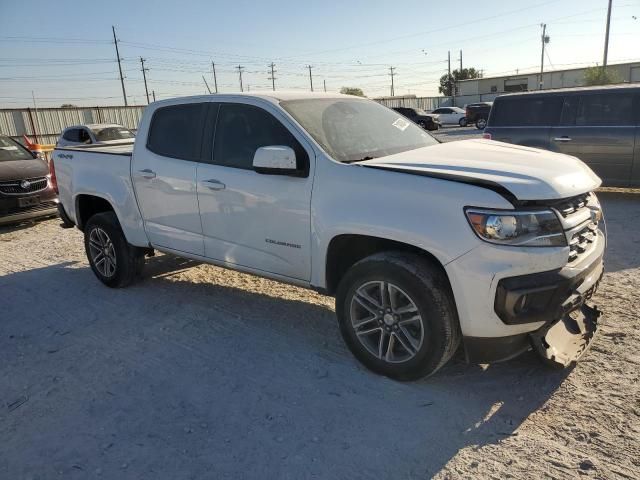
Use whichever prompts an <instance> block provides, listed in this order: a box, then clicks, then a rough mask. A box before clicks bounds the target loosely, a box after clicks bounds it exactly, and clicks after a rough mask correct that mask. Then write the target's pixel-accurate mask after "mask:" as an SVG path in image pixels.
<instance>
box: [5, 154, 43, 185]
mask: <svg viewBox="0 0 640 480" xmlns="http://www.w3.org/2000/svg"><path fill="white" fill-rule="evenodd" d="M48 173H49V167H47V164H46V162H45V161H44V160H41V159H39V158H34V159H33V160H8V161H2V162H0V181H1V182H5V181H8V180H24V179H26V178H36V177H44V176H45V175H47V174H48Z"/></svg>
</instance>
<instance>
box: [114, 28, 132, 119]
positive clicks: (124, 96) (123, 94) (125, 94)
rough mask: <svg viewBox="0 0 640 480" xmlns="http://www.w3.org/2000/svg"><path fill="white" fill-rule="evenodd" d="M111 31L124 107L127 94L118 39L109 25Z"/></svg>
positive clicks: (126, 104)
mask: <svg viewBox="0 0 640 480" xmlns="http://www.w3.org/2000/svg"><path fill="white" fill-rule="evenodd" d="M111 30H113V43H114V44H115V46H116V57H117V58H118V70H119V71H120V84H121V85H122V97H123V98H124V106H125V107H126V106H128V105H129V104H128V103H127V92H126V91H125V90H124V77H123V76H122V64H121V63H120V60H121V59H120V52H119V51H118V39H117V38H116V27H114V26H113V25H111Z"/></svg>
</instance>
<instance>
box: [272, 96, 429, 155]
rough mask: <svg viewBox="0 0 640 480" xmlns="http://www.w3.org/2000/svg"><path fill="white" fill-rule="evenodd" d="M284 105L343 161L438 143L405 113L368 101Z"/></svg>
mask: <svg viewBox="0 0 640 480" xmlns="http://www.w3.org/2000/svg"><path fill="white" fill-rule="evenodd" d="M281 105H282V108H284V109H285V110H286V111H287V112H289V114H291V116H292V117H293V118H295V119H296V120H297V121H298V123H300V125H302V127H303V128H304V129H305V130H306V131H307V132H309V134H310V135H311V136H312V137H313V138H314V140H315V141H316V142H318V143H319V144H320V145H321V146H322V148H323V149H324V150H325V151H326V152H327V153H328V154H329V155H331V156H332V157H333V158H334V159H335V160H338V161H340V162H356V161H359V160H367V159H371V158H378V157H384V156H387V155H393V154H395V153H400V152H406V151H408V150H415V149H416V148H422V147H428V146H430V145H435V144H437V143H438V141H437V140H436V139H434V138H433V137H432V136H431V135H429V134H428V133H426V132H425V131H424V130H423V129H421V128H420V127H418V126H417V125H415V124H414V123H412V122H410V121H409V120H407V119H406V118H405V117H404V116H402V115H400V114H399V113H397V112H395V111H393V110H391V109H389V108H387V107H384V106H382V105H380V104H379V103H376V102H372V101H369V100H359V99H353V100H352V99H344V98H327V99H325V98H314V99H305V100H289V101H284V102H281Z"/></svg>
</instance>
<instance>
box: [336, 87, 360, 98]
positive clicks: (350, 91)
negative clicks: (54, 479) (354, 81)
mask: <svg viewBox="0 0 640 480" xmlns="http://www.w3.org/2000/svg"><path fill="white" fill-rule="evenodd" d="M340 93H343V94H345V95H355V96H357V97H364V92H363V91H362V89H361V88H358V87H342V88H341V89H340Z"/></svg>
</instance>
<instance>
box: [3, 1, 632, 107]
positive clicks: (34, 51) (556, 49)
mask: <svg viewBox="0 0 640 480" xmlns="http://www.w3.org/2000/svg"><path fill="white" fill-rule="evenodd" d="M606 12H607V0H527V1H519V0H510V1H504V0H485V1H482V2H478V1H477V0H474V1H468V0H458V1H456V2H453V1H451V2H435V1H428V0H419V1H417V0H415V1H414V0H405V1H403V2H401V3H397V2H390V1H388V0H385V1H379V0H368V1H366V0H351V1H350V2H345V1H341V2H335V1H333V0H325V1H323V2H310V1H306V2H302V1H299V0H298V1H294V0H281V1H269V2H267V1H262V2H258V1H255V2H249V1H243V0H236V1H233V2H231V1H217V0H194V1H188V0H182V1H176V0H156V1H144V0H137V1H120V0H109V1H108V2H102V1H101V2H93V1H90V0H89V1H85V2H78V0H75V1H73V2H71V1H66V0H61V1H60V0H59V1H56V2H52V1H50V0H48V1H44V0H37V1H32V0H22V1H20V2H17V1H11V0H0V107H3V108H19V107H26V106H33V98H32V95H33V97H35V100H36V103H37V106H38V107H45V106H60V105H61V104H63V103H71V104H74V105H79V106H89V105H122V104H123V96H122V90H121V86H120V81H119V75H118V64H117V61H116V58H117V57H116V53H115V48H114V41H113V34H112V30H111V27H112V25H113V26H115V29H116V33H117V38H118V40H119V42H118V47H119V49H120V57H121V58H122V68H123V73H124V75H125V77H126V78H125V80H124V82H125V88H126V93H127V99H128V101H129V104H130V105H144V104H146V97H145V89H144V82H143V76H142V72H141V64H140V57H143V58H144V59H145V67H146V68H148V71H147V72H146V75H147V81H148V86H149V93H150V94H151V92H152V91H155V94H156V98H157V99H162V98H170V97H175V96H179V95H193V94H203V93H206V91H207V90H206V86H205V84H204V81H203V79H202V77H203V76H204V77H205V78H206V81H207V82H208V84H209V88H211V90H214V80H213V75H212V67H211V62H215V65H216V67H215V68H216V76H217V84H218V90H219V91H220V92H235V91H239V90H240V85H239V74H238V68H237V67H238V66H241V67H242V68H241V70H242V77H243V78H242V80H243V88H244V89H245V91H246V90H250V91H259V90H271V88H272V82H271V80H270V79H269V76H270V72H269V70H270V67H269V64H270V63H272V62H273V63H274V64H275V67H274V69H275V77H276V79H275V86H276V89H280V90H284V89H287V90H291V89H301V90H309V89H310V79H309V68H308V67H309V65H310V66H311V74H312V80H313V87H314V89H315V90H323V89H324V84H325V82H326V88H327V91H331V92H335V91H338V90H340V88H341V87H344V86H350V87H359V88H362V89H363V91H364V93H365V94H366V95H367V96H370V97H374V96H381V95H389V91H390V83H391V78H390V75H389V72H390V70H389V67H395V70H394V71H395V73H396V75H395V76H394V84H395V93H396V95H401V94H416V95H418V96H435V95H438V79H439V77H440V76H441V75H443V74H444V73H446V71H447V52H448V51H450V52H451V68H452V69H454V68H458V67H459V64H460V62H459V54H460V50H462V61H463V66H464V67H475V68H476V69H479V70H482V71H483V74H484V76H485V77H486V76H493V75H503V74H515V73H516V72H520V73H523V72H532V71H539V69H540V37H541V27H540V24H541V23H546V24H547V35H549V36H550V42H549V43H548V45H547V55H546V56H545V70H557V69H563V68H574V67H581V66H585V65H596V64H598V63H600V64H601V62H602V56H603V46H604V36H605V22H606ZM632 60H640V0H613V10H612V15H611V34H610V41H609V63H617V62H624V61H632Z"/></svg>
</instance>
